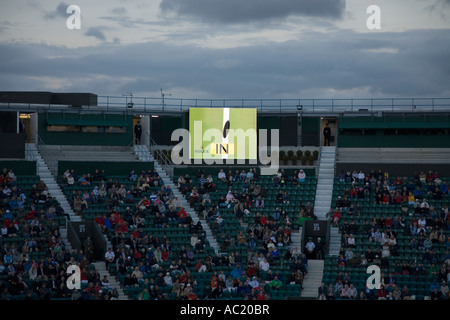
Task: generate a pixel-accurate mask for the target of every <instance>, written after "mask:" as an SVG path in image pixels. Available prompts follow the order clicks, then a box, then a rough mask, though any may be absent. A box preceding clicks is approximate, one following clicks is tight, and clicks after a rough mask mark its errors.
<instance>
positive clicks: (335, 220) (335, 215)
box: [333, 208, 341, 225]
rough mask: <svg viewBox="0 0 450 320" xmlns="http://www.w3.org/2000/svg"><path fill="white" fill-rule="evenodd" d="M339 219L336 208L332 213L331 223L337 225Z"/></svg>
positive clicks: (339, 214) (339, 215)
mask: <svg viewBox="0 0 450 320" xmlns="http://www.w3.org/2000/svg"><path fill="white" fill-rule="evenodd" d="M339 221H341V213H340V212H339V210H338V208H336V210H334V213H333V224H334V225H337V224H338V223H339Z"/></svg>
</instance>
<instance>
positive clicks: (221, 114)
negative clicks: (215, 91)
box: [189, 108, 257, 159]
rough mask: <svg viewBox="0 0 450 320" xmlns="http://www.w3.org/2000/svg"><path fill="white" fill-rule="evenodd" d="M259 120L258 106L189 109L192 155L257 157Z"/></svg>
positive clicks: (210, 157)
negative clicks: (257, 124)
mask: <svg viewBox="0 0 450 320" xmlns="http://www.w3.org/2000/svg"><path fill="white" fill-rule="evenodd" d="M256 121H257V112H256V109H248V108H191V109H189V133H190V137H191V141H190V152H189V154H190V158H191V159H256V157H257V156H256V148H257V147H256V144H257V133H256ZM202 146H203V148H202Z"/></svg>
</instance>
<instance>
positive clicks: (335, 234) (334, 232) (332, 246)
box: [328, 225, 341, 257]
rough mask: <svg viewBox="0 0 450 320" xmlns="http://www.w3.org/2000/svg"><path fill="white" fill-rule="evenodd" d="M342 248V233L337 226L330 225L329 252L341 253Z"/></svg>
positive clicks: (334, 254) (335, 254)
mask: <svg viewBox="0 0 450 320" xmlns="http://www.w3.org/2000/svg"><path fill="white" fill-rule="evenodd" d="M340 248H341V234H340V233H339V228H338V227H337V226H333V225H331V226H330V242H329V247H328V254H329V255H333V256H336V257H337V255H338V254H339V249H340Z"/></svg>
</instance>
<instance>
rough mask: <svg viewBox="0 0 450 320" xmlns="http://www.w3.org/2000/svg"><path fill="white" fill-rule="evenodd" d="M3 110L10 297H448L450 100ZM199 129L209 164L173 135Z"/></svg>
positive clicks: (125, 100) (66, 97)
mask: <svg viewBox="0 0 450 320" xmlns="http://www.w3.org/2000/svg"><path fill="white" fill-rule="evenodd" d="M194 110H195V111H196V112H195V113H194V112H193V111H194ZM202 112H204V113H205V114H206V116H204V118H202V117H201V113H202ZM243 112H248V113H245V114H244V113H243ZM0 113H1V116H0V127H1V131H0V132H1V133H0V135H1V139H0V150H1V152H0V158H1V159H0V170H1V173H0V191H1V192H0V197H1V201H0V212H1V219H2V221H1V238H0V247H1V250H2V251H1V257H0V299H2V300H448V299H449V297H450V294H449V290H448V285H449V284H450V255H449V252H450V224H449V222H450V215H449V209H448V207H449V204H450V194H449V190H448V186H449V184H450V166H449V163H450V139H449V130H450V119H449V114H450V99H438V98H430V99H413V98H405V99H297V100H294V99H285V100H283V99H281V100H268V99H261V100H258V99H254V100H250V99H242V100H240V99H224V100H207V99H177V98H166V99H165V100H164V102H163V103H161V100H160V99H157V98H147V97H132V99H130V97H124V96H122V97H112V96H97V95H96V94H93V93H53V92H1V93H0ZM196 121H198V122H200V123H202V124H203V131H201V130H200V134H201V135H202V137H201V138H200V141H201V150H200V151H199V152H200V153H201V156H200V159H199V158H198V155H197V154H196V153H195V152H192V149H194V150H195V147H196V146H197V147H198V145H195V143H196V142H195V141H194V145H191V144H189V142H186V141H184V143H185V144H184V145H183V144H182V142H183V141H182V140H183V139H185V138H186V136H182V135H181V136H180V135H174V133H175V132H177V129H184V130H185V131H188V132H190V133H191V134H193V133H194V131H195V130H196V128H195V126H196V125H197V124H196ZM207 122H208V125H209V126H210V127H209V126H207V125H206V123H207ZM211 128H213V129H218V130H219V132H220V133H221V136H220V139H221V140H220V141H219V142H217V140H211V139H209V140H208V139H207V138H205V132H207V129H211ZM230 128H231V129H234V130H235V131H237V132H238V130H241V133H242V132H244V137H243V139H239V138H240V137H239V132H238V134H237V135H236V136H235V137H234V138H235V140H231V139H232V137H231V136H230V134H229V132H231V131H230ZM251 129H253V130H254V132H255V133H256V137H257V139H256V140H254V139H251V133H252V132H253V131H251ZM246 130H247V131H246ZM222 133H223V136H222ZM247 133H248V135H247ZM182 137H183V138H182ZM189 137H190V136H187V138H188V140H190V139H189ZM191 138H192V136H191ZM202 139H203V140H202ZM229 139H230V140H229ZM205 141H214V142H215V144H212V145H211V146H210V145H206V144H205V143H207V142H205ZM261 141H267V144H266V145H265V146H264V145H263V144H261V143H262V142H261ZM252 143H253V144H252ZM180 145H181V146H182V148H181V150H180V149H179V148H178V147H180ZM186 146H187V148H186ZM192 146H194V147H192ZM241 149H242V150H244V149H245V150H244V151H242V150H241ZM230 150H231V151H230ZM252 150H253V151H255V150H256V151H257V152H256V153H257V154H256V155H255V152H252ZM241 151H242V152H241ZM238 154H239V156H238ZM232 155H234V157H232ZM180 157H181V158H182V159H183V161H182V162H180V161H179V160H180ZM267 158H268V159H269V160H270V161H269V162H267V161H265V160H267ZM217 159H219V160H221V161H211V160H217ZM238 160H242V161H238ZM264 161H265V162H264ZM74 266H75V267H78V270H80V273H79V275H80V276H79V279H76V278H75V280H74V282H70V281H68V280H70V279H73V278H72V276H71V273H70V271H69V270H72V269H73V267H74ZM69 268H70V269H69ZM76 274H77V273H75V275H76ZM69 277H70V279H69ZM78 280H79V281H78ZM77 281H78V282H77ZM69 283H70V284H72V286H70V285H69Z"/></svg>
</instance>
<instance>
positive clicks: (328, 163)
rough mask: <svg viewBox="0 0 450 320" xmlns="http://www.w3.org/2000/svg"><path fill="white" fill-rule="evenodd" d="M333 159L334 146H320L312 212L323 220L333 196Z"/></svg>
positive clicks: (334, 154)
mask: <svg viewBox="0 0 450 320" xmlns="http://www.w3.org/2000/svg"><path fill="white" fill-rule="evenodd" d="M335 161H336V147H322V149H321V151H320V159H319V173H318V177H317V188H316V199H315V202H314V213H315V214H316V216H317V218H318V219H319V220H325V219H326V214H327V212H328V211H329V210H330V206H331V200H332V196H333V182H334V166H335Z"/></svg>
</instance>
